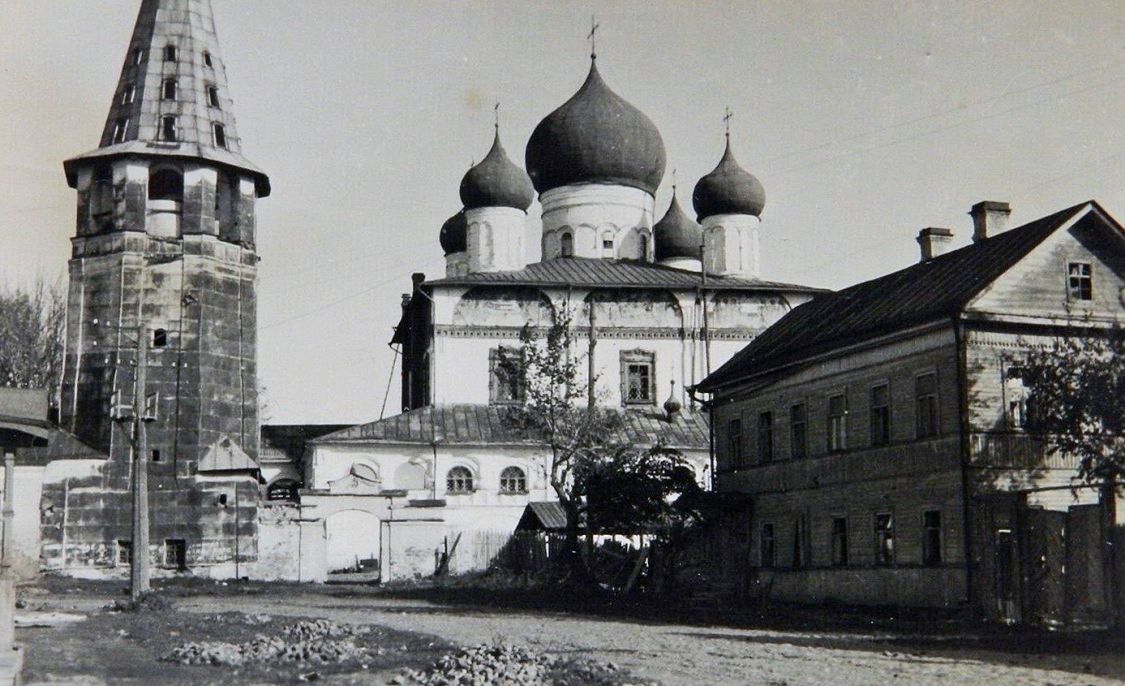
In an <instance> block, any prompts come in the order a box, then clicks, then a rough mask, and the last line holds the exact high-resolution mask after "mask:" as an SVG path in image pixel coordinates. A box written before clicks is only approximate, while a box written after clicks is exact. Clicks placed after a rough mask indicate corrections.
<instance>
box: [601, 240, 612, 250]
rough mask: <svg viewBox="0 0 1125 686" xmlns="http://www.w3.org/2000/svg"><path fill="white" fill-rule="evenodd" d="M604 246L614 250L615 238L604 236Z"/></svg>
mask: <svg viewBox="0 0 1125 686" xmlns="http://www.w3.org/2000/svg"><path fill="white" fill-rule="evenodd" d="M602 247H603V248H605V249H606V250H613V239H612V238H603V239H602Z"/></svg>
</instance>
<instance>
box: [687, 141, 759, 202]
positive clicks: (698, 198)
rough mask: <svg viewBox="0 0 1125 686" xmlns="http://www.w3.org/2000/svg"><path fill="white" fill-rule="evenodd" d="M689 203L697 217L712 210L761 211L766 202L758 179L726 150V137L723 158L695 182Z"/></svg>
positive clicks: (728, 149) (728, 145)
mask: <svg viewBox="0 0 1125 686" xmlns="http://www.w3.org/2000/svg"><path fill="white" fill-rule="evenodd" d="M691 203H692V205H694V206H695V214H696V216H697V217H698V218H699V221H703V220H704V219H706V218H707V217H711V216H714V215H716V214H749V215H753V216H755V217H760V216H761V215H762V209H763V208H765V206H766V189H764V188H762V183H761V182H760V181H758V179H757V178H756V177H755V176H754V175H753V174H751V173H750V172H748V171H746V170H745V169H743V168H742V167H740V166H739V165H738V161H737V160H735V159H734V153H732V152H731V151H730V139H729V138H728V139H727V149H726V151H725V152H724V153H723V159H721V160H719V164H718V165H717V166H716V167H715V169H714V171H712V172H711V173H710V174H708V175H707V176H704V177H703V178H702V179H700V180H699V183H697V184H695V192H694V193H692V196H691Z"/></svg>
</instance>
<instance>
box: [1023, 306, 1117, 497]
mask: <svg viewBox="0 0 1125 686" xmlns="http://www.w3.org/2000/svg"><path fill="white" fill-rule="evenodd" d="M1022 374H1023V382H1024V386H1025V387H1026V389H1027V391H1028V397H1029V400H1028V403H1029V408H1028V420H1027V429H1028V431H1029V432H1031V433H1034V434H1038V435H1040V436H1042V437H1043V440H1044V441H1045V442H1046V444H1047V447H1048V448H1050V449H1051V450H1053V451H1057V452H1059V453H1061V454H1065V455H1073V456H1075V457H1076V458H1077V459H1078V475H1077V478H1078V480H1079V481H1081V482H1084V483H1086V484H1090V485H1095V484H1101V483H1104V482H1105V481H1106V480H1107V479H1108V480H1110V481H1117V482H1120V481H1121V476H1122V475H1123V474H1125V433H1123V432H1122V428H1123V427H1122V424H1123V422H1125V329H1122V328H1121V327H1120V326H1115V327H1113V328H1112V329H1110V330H1108V331H1099V332H1096V331H1092V332H1091V333H1090V334H1089V335H1087V336H1082V337H1067V338H1056V339H1055V340H1054V342H1053V343H1052V344H1051V345H1049V346H1047V347H1044V348H1037V349H1033V350H1032V351H1031V352H1030V353H1029V354H1028V356H1027V361H1026V364H1025V366H1024V368H1023V370H1022Z"/></svg>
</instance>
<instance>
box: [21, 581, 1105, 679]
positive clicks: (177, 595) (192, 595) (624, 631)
mask: <svg viewBox="0 0 1125 686" xmlns="http://www.w3.org/2000/svg"><path fill="white" fill-rule="evenodd" d="M121 588H122V586H121V584H109V583H92V582H82V583H74V582H66V583H58V582H47V583H45V584H41V585H39V586H38V587H36V588H32V589H26V590H25V592H24V593H23V594H22V596H23V597H24V598H26V599H27V605H28V607H27V609H28V610H39V611H48V610H54V611H62V612H68V613H76V614H84V615H87V616H88V618H87V619H86V620H85V621H83V622H76V623H71V624H68V625H66V626H65V627H62V628H50V629H46V628H40V629H20V630H18V631H17V640H18V641H20V642H21V643H22V644H23V645H24V646H25V647H26V650H27V658H26V667H25V670H24V676H25V683H28V684H35V683H63V684H70V685H72V686H75V685H77V684H97V683H129V684H133V683H135V684H142V683H143V684H178V683H191V684H208V683H239V684H244V683H301V675H302V674H303V675H305V678H308V677H309V672H310V671H317V674H316V675H315V677H316V678H317V680H318V681H320V682H324V683H331V684H385V683H388V682H389V681H390V680H391V679H392V678H393V677H394V676H396V675H397V674H399V673H401V670H402V668H403V667H405V666H410V667H415V668H416V667H419V666H422V665H425V664H428V663H430V662H432V661H433V660H434V659H435V657H436V656H437V655H439V654H441V653H442V652H443V651H445V650H447V649H448V648H449V647H451V646H454V645H456V646H468V645H474V644H479V643H489V642H495V641H507V642H511V643H516V644H523V645H527V646H530V647H532V648H535V649H537V650H541V651H544V652H550V653H553V654H558V655H562V656H571V655H574V656H588V657H591V658H594V659H597V660H600V661H604V662H612V663H614V664H615V665H617V666H620V667H621V668H623V669H626V670H629V671H630V672H632V674H634V675H635V676H637V677H639V678H641V679H642V680H643V681H644V682H645V683H648V682H658V683H660V684H664V685H665V686H679V685H684V686H687V685H691V686H698V685H703V684H706V685H710V684H739V685H741V684H747V685H750V684H760V685H764V686H765V685H768V686H783V685H784V686H798V685H806V684H807V685H820V684H838V685H840V686H850V685H853V684H854V685H857V686H858V685H861V684H862V685H864V686H867V685H870V684H878V685H880V686H888V685H889V684H892V683H901V684H993V683H995V684H1028V685H1042V686H1048V685H1062V684H1090V685H1100V684H1113V683H1123V682H1125V639H1123V638H1122V636H1121V635H1120V634H1119V633H1116V634H1115V633H1108V632H1086V633H1070V632H1068V633H1049V632H1045V631H1032V630H1021V631H1012V630H1000V629H989V628H985V627H974V626H972V625H962V624H956V623H953V624H951V623H948V622H941V621H938V620H936V619H934V620H931V621H927V620H926V619H925V618H924V617H923V618H922V619H921V620H915V621H897V622H887V621H878V620H872V621H866V620H865V621H858V622H857V621H855V620H854V619H851V620H844V621H835V620H825V619H824V616H825V613H808V611H800V610H792V611H789V610H785V609H781V608H779V609H776V610H774V612H776V613H778V616H777V617H774V618H765V619H763V618H762V617H761V616H754V617H750V616H749V615H740V614H739V612H737V611H726V612H723V613H714V614H713V615H712V616H707V615H702V616H700V615H695V616H691V617H689V618H684V617H682V616H680V617H677V616H674V615H671V614H667V613H665V614H664V615H663V616H662V614H661V613H660V612H659V611H653V608H652V607H648V608H647V609H645V610H643V611H642V610H638V611H636V612H631V611H630V610H629V609H628V608H624V609H621V608H618V610H617V611H615V612H613V613H604V612H596V611H593V610H591V609H590V608H585V607H582V606H581V603H575V604H574V606H573V607H571V608H566V607H565V604H564V606H563V608H562V609H559V608H558V604H555V603H551V605H552V606H553V607H554V608H555V609H544V608H539V607H536V606H535V603H522V604H518V605H504V606H498V605H496V604H495V603H492V604H486V603H483V602H481V601H480V600H479V599H478V600H476V601H474V600H472V599H471V598H472V594H471V593H462V594H458V595H450V594H448V593H442V592H440V591H435V592H427V591H425V590H420V591H419V590H414V591H410V592H394V591H389V590H387V589H378V588H373V587H366V586H297V585H276V586H268V585H264V584H262V585H240V586H238V587H230V586H223V585H216V584H209V585H192V584H188V585H181V586H178V587H177V586H174V585H173V586H172V587H170V588H168V589H167V590H166V592H165V594H166V596H167V597H170V599H171V601H172V604H173V606H174V610H169V611H164V618H163V619H153V618H152V617H149V618H144V617H142V615H143V614H144V613H129V614H116V615H107V613H105V612H104V611H102V610H101V609H100V608H101V607H102V606H104V605H105V604H106V603H108V602H110V601H111V600H112V599H114V598H117V597H120V592H121ZM657 610H659V608H657ZM158 612H159V611H158ZM229 613H245V614H246V615H260V614H266V615H269V616H270V617H271V621H273V622H275V623H284V622H286V621H289V618H324V619H330V620H333V621H336V622H342V623H349V624H359V625H372V626H375V627H378V630H377V632H378V633H377V636H378V637H379V638H378V640H379V641H380V642H381V643H380V644H381V645H385V646H386V647H388V648H394V649H393V650H387V651H384V655H383V658H381V660H382V661H381V662H378V663H373V664H368V665H366V666H365V667H362V666H360V665H349V666H346V667H344V668H340V669H336V670H333V669H320V670H315V669H309V668H298V667H293V666H289V665H284V666H282V667H281V668H278V669H270V670H265V671H255V670H252V669H251V670H241V671H235V670H233V669H232V668H229V667H211V666H190V667H189V666H182V665H173V664H169V663H164V662H158V661H157V658H158V657H159V656H160V655H161V654H164V653H166V652H167V650H169V649H170V647H171V646H173V645H176V644H177V642H182V641H183V640H203V639H204V638H213V637H215V636H219V637H222V636H225V635H226V634H223V632H224V631H227V632H234V634H237V635H243V634H245V633H246V632H247V631H250V632H251V633H252V632H253V631H258V629H245V628H238V627H237V622H231V621H222V620H216V617H221V616H224V615H229ZM806 614H807V617H806ZM813 618H815V619H813ZM224 627H226V628H224ZM872 627H874V628H872ZM173 631H175V632H177V635H169V634H170V633H171V632H173Z"/></svg>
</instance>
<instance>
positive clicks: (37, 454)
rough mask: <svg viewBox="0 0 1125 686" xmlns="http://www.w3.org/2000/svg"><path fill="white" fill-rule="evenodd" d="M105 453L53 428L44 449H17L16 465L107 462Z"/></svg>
mask: <svg viewBox="0 0 1125 686" xmlns="http://www.w3.org/2000/svg"><path fill="white" fill-rule="evenodd" d="M106 459H109V457H108V455H106V454H105V453H103V452H101V451H99V450H96V449H94V448H91V447H90V446H88V445H86V444H85V443H83V442H82V441H80V440H79V439H78V438H77V437H75V436H74V435H73V434H71V433H69V432H67V431H64V430H62V429H59V428H57V427H52V428H51V429H50V433H49V436H48V437H47V445H46V446H43V447H32V448H17V449H16V465H18V466H27V465H46V464H47V463H48V462H54V461H55V460H106Z"/></svg>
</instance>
